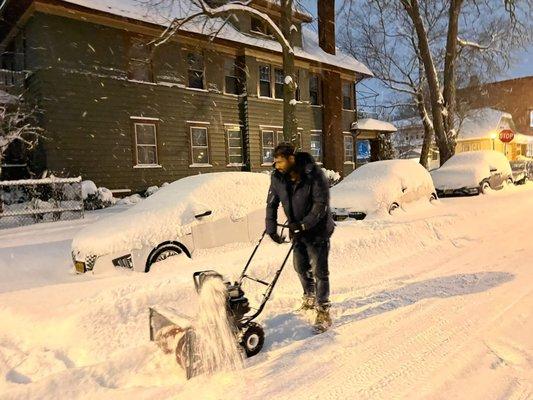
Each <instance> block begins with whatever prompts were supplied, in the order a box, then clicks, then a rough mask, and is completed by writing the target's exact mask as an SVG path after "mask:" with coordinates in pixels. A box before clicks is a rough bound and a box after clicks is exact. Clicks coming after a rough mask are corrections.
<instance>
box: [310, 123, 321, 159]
mask: <svg viewBox="0 0 533 400" xmlns="http://www.w3.org/2000/svg"><path fill="white" fill-rule="evenodd" d="M313 136H318V137H320V156H321V158H322V159H323V158H324V153H323V151H322V150H323V149H324V138H323V137H322V131H321V130H317V129H311V130H310V131H309V151H310V152H311V151H312V150H313V149H312V148H311V142H312V141H313V139H312V137H313ZM311 155H312V154H311ZM313 157H314V156H313ZM315 161H316V160H315ZM316 163H317V164H320V165H322V161H316Z"/></svg>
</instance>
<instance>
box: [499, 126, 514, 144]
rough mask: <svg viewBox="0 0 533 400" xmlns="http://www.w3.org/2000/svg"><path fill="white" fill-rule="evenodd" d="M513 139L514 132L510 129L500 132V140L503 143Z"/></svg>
mask: <svg viewBox="0 0 533 400" xmlns="http://www.w3.org/2000/svg"><path fill="white" fill-rule="evenodd" d="M513 139H514V132H513V131H512V130H510V129H504V130H503V131H501V132H500V140H501V141H502V142H504V143H509V142H510V141H511V140H513Z"/></svg>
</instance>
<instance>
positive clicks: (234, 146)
mask: <svg viewBox="0 0 533 400" xmlns="http://www.w3.org/2000/svg"><path fill="white" fill-rule="evenodd" d="M226 132H227V137H228V164H229V165H242V163H243V159H242V132H241V128H239V127H232V128H228V129H227V130H226Z"/></svg>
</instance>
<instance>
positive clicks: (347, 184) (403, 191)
mask: <svg viewBox="0 0 533 400" xmlns="http://www.w3.org/2000/svg"><path fill="white" fill-rule="evenodd" d="M436 198H437V195H436V193H435V188H434V187H433V181H432V180H431V175H430V174H429V172H428V171H427V170H426V169H425V168H424V167H423V166H422V165H420V164H419V163H417V162H414V161H412V160H385V161H376V162H371V163H368V164H365V165H363V166H361V167H359V168H357V169H356V170H355V171H354V172H352V173H351V174H350V175H348V176H347V177H346V178H344V180H343V181H341V182H340V183H339V184H337V185H336V186H334V187H332V188H331V207H332V213H333V218H334V219H335V220H337V221H340V220H343V219H346V218H355V219H364V218H365V217H366V216H367V215H368V214H370V213H375V212H378V211H385V212H388V213H389V214H390V213H392V211H393V210H395V209H396V208H398V207H401V206H402V205H404V204H406V203H409V202H412V201H416V200H420V199H427V200H428V201H431V200H434V199H436Z"/></svg>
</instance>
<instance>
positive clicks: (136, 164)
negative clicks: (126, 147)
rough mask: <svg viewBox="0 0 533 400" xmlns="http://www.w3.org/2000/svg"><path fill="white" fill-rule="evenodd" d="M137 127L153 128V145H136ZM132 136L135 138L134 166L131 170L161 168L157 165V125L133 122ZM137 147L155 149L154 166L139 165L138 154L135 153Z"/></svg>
mask: <svg viewBox="0 0 533 400" xmlns="http://www.w3.org/2000/svg"><path fill="white" fill-rule="evenodd" d="M146 121H149V120H146ZM137 125H151V126H153V127H154V141H155V145H151V144H138V143H137ZM133 134H134V137H135V165H134V166H133V168H162V167H161V165H159V154H158V149H157V124H155V123H151V122H134V123H133ZM139 146H144V147H147V146H148V147H155V164H139V153H138V152H137V148H138V147H139Z"/></svg>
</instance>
